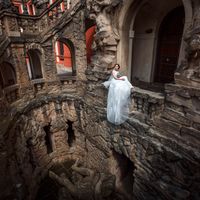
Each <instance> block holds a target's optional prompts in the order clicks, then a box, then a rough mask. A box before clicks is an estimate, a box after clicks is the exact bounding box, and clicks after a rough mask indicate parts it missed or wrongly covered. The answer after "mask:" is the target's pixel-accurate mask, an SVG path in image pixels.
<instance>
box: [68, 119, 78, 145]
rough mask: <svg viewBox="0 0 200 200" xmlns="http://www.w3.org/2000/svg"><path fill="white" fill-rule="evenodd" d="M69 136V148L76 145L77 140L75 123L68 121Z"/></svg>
mask: <svg viewBox="0 0 200 200" xmlns="http://www.w3.org/2000/svg"><path fill="white" fill-rule="evenodd" d="M67 125H68V128H67V134H68V139H67V143H68V145H69V147H72V146H73V144H74V141H75V139H76V137H75V134H74V130H73V122H72V121H70V120H68V121H67Z"/></svg>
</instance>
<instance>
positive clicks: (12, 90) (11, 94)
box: [3, 84, 20, 103]
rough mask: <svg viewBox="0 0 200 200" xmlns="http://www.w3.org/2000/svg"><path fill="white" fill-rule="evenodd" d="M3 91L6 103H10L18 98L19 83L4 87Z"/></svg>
mask: <svg viewBox="0 0 200 200" xmlns="http://www.w3.org/2000/svg"><path fill="white" fill-rule="evenodd" d="M3 93H4V97H5V99H6V100H7V101H8V103H12V102H14V101H16V100H17V99H19V98H20V91H19V85H18V84H16V85H11V86H9V87H6V88H4V90H3Z"/></svg>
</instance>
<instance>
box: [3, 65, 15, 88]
mask: <svg viewBox="0 0 200 200" xmlns="http://www.w3.org/2000/svg"><path fill="white" fill-rule="evenodd" d="M15 84H16V72H15V70H14V68H13V66H12V65H11V64H9V63H7V62H3V63H1V64H0V85H1V87H2V88H5V87H8V86H11V85H15Z"/></svg>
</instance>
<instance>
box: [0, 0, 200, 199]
mask: <svg viewBox="0 0 200 200" xmlns="http://www.w3.org/2000/svg"><path fill="white" fill-rule="evenodd" d="M86 3H87V4H86V6H87V8H86V7H85V8H84V7H81V5H78V6H76V5H75V6H74V8H73V9H72V12H71V13H65V14H64V15H63V17H61V18H60V19H59V20H58V21H57V22H54V23H55V26H50V27H49V29H47V30H46V31H44V32H43V33H42V34H41V35H38V37H36V38H34V37H35V36H34V37H28V38H26V37H25V38H24V41H25V45H22V44H21V42H20V41H19V40H17V42H16V41H15V43H16V44H13V45H11V46H9V48H7V51H6V53H4V55H3V56H2V57H1V60H2V61H3V60H6V59H7V60H8V59H9V60H10V62H11V63H12V64H13V66H15V69H16V72H17V80H18V83H19V84H20V99H19V100H17V99H15V101H14V102H12V103H11V102H8V101H6V100H5V99H0V100H1V101H0V102H1V111H2V113H3V114H2V115H1V116H0V119H1V122H0V127H1V134H0V138H1V140H0V161H1V163H2V166H1V167H0V175H1V181H0V188H1V190H0V192H1V193H0V198H2V199H5V198H8V199H9V198H10V199H13V198H20V197H19V196H20V195H21V196H22V197H23V196H25V198H26V199H34V197H35V196H36V193H37V191H38V188H39V187H40V183H41V180H42V179H43V178H44V177H45V176H46V175H47V172H48V170H49V169H50V168H51V166H54V165H55V164H58V163H63V162H65V161H68V160H75V159H76V158H80V159H81V162H82V163H83V165H84V166H86V167H88V168H92V169H94V170H96V171H100V172H111V173H113V174H114V175H116V177H117V180H118V181H117V184H118V188H117V189H120V185H121V186H123V187H124V186H125V185H124V184H125V183H124V181H125V180H124V179H125V178H126V177H124V179H122V178H121V176H122V174H123V173H124V172H123V171H125V170H126V169H128V167H129V165H131V164H132V167H131V168H130V169H129V170H128V175H129V176H132V177H133V178H134V180H131V182H130V185H129V186H130V187H131V188H132V191H133V194H132V195H133V197H132V199H139V200H143V199H152V200H155V199H162V200H164V199H170V200H171V199H176V200H179V199H180V200H181V199H194V200H196V199H199V198H200V194H199V191H200V188H199V185H200V184H199V183H200V179H199V177H200V173H199V171H200V170H199V169H200V154H199V143H200V142H199V141H200V138H199V134H200V132H199V130H200V129H199V127H200V121H199V118H200V114H199V109H200V108H199V105H200V102H199V94H200V92H199V89H198V88H197V87H198V86H199V75H198V74H199V71H198V70H199V69H198V68H199V38H198V37H199V29H198V26H199V22H198V21H199V13H198V10H199V3H197V1H194V4H193V5H194V7H195V9H194V11H195V13H194V23H193V25H194V27H190V28H191V30H190V31H189V32H187V34H186V36H185V40H186V42H187V45H188V47H187V50H189V51H188V54H187V55H186V57H185V61H184V62H182V66H181V67H180V68H179V69H178V70H177V73H176V74H175V76H176V83H175V84H169V85H166V87H165V92H164V93H163V94H157V93H154V92H150V91H146V90H141V89H140V88H135V91H134V92H133V93H132V94H131V98H132V108H131V113H130V118H129V120H128V121H127V122H126V123H124V124H122V125H120V126H114V125H112V124H110V123H109V122H108V121H107V120H106V97H107V90H106V89H105V88H103V85H102V84H101V83H102V82H103V81H104V80H106V79H107V78H108V77H109V75H110V67H111V66H112V64H113V63H114V62H115V61H116V54H117V52H116V51H117V48H116V47H117V44H118V41H119V39H120V38H119V35H118V31H119V30H117V29H116V28H117V26H116V22H115V23H114V22H113V21H115V20H116V19H117V17H119V16H118V14H117V13H115V12H118V11H119V10H120V9H121V8H123V2H122V1H118V0H113V1H98V0H95V1H90V0H88V1H86ZM84 9H85V10H84ZM88 13H89V14H88ZM85 14H86V15H87V16H85ZM85 17H90V18H91V19H93V20H94V19H95V20H96V25H97V32H96V35H95V41H94V45H93V48H94V55H93V58H92V63H91V65H89V66H87V64H86V50H85V27H84V26H85V24H84V20H85ZM58 38H67V39H69V40H71V41H72V42H73V44H74V46H75V54H76V69H77V76H76V77H75V78H74V79H70V78H69V77H68V78H66V79H60V78H59V77H58V76H57V73H56V66H55V56H54V51H53V49H54V44H55V41H56V39H58ZM31 48H37V49H39V50H40V51H41V52H42V53H43V54H42V63H43V64H42V66H43V72H44V80H43V81H42V82H40V81H38V82H37V81H35V82H34V81H29V80H28V72H27V69H26V67H25V57H24V51H27V50H28V49H31ZM10 103H11V104H10ZM4 105H7V109H5V108H4ZM69 121H70V123H72V127H73V131H74V135H75V140H74V143H73V144H72V145H71V144H69V142H68V139H69V138H68V137H70V136H69V134H67V133H68V132H67V129H68V128H69V126H70V125H69V123H68V122H69ZM49 148H50V149H49ZM120 162H121V163H120ZM123 162H124V163H129V164H127V165H126V166H125V165H123V164H124V163H123ZM122 163H123V164H122ZM130 163H131V164H130ZM120 171H121V172H120ZM122 172H123V173H122ZM124 176H125V175H124ZM5 183H6V184H5ZM8 185H9V186H8ZM123 187H122V188H123ZM123 190H124V189H123ZM124 194H127V191H124Z"/></svg>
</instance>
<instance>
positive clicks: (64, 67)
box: [55, 39, 76, 75]
mask: <svg viewBox="0 0 200 200" xmlns="http://www.w3.org/2000/svg"><path fill="white" fill-rule="evenodd" d="M55 55H56V67H57V72H58V74H59V75H63V74H66V75H68V74H71V75H75V73H76V70H75V52H74V46H73V43H72V42H71V41H69V40H65V39H59V40H57V41H56V44H55Z"/></svg>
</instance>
